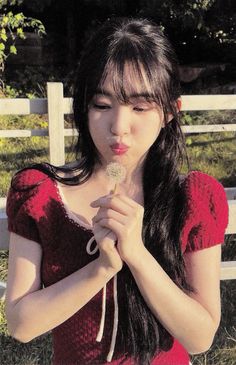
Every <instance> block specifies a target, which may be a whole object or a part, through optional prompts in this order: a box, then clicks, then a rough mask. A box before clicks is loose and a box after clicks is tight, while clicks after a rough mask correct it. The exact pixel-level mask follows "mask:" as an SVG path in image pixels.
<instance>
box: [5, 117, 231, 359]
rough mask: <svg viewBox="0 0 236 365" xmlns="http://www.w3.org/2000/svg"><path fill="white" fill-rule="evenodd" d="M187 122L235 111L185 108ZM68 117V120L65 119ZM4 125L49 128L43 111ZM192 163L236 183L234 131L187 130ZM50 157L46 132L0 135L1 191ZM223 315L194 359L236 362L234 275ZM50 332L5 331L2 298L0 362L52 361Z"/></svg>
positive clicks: (227, 284) (224, 286) (227, 256)
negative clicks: (18, 334)
mask: <svg viewBox="0 0 236 365" xmlns="http://www.w3.org/2000/svg"><path fill="white" fill-rule="evenodd" d="M183 121H184V124H186V125H187V124H190V125H191V124H204V123H205V124H214V123H217V124H220V123H236V112H234V111H225V112H204V113H200V112H195V113H191V114H190V113H188V114H187V113H184V116H183ZM67 124H68V123H66V125H67ZM0 128H1V129H11V128H12V129H20V128H29V129H31V128H47V119H46V117H45V116H42V117H41V116H36V115H33V116H27V117H18V116H5V117H0ZM70 143H71V138H66V160H67V161H69V160H72V157H71V149H70V147H69V146H70ZM187 148H188V153H189V157H190V163H191V168H192V169H200V170H202V171H203V172H206V173H208V174H210V175H212V176H214V177H216V178H217V179H218V180H220V181H221V182H222V183H223V185H224V186H229V187H230V186H236V158H235V156H236V133H234V132H227V133H226V132H224V133H207V134H200V135H188V136H187ZM42 161H49V157H48V138H47V137H32V138H20V139H19V138H11V139H0V171H1V179H0V196H6V194H7V190H8V187H9V184H10V179H11V177H12V175H13V173H14V172H15V171H17V170H18V169H20V168H22V167H24V166H27V165H29V164H31V163H34V162H42ZM235 247H236V237H235V236H234V235H232V236H227V239H226V244H225V245H224V247H223V260H236V250H235ZM7 260H8V252H4V251H0V280H6V276H7ZM221 297H222V320H221V324H220V327H219V330H218V332H217V335H216V338H215V341H214V344H213V346H212V348H211V349H210V350H209V351H207V352H206V353H204V354H202V355H196V356H193V357H192V363H193V365H235V364H236V328H235V326H236V306H235V302H236V280H232V281H223V282H222V283H221ZM51 341H52V340H51V336H50V334H46V335H44V336H40V337H39V338H37V339H35V340H33V341H31V342H30V343H28V344H21V343H19V342H18V341H16V340H14V339H12V338H11V337H10V336H9V335H8V332H7V327H6V318H5V313H4V302H3V301H2V302H0V349H1V350H0V365H49V364H50V363H51V357H52V343H51Z"/></svg>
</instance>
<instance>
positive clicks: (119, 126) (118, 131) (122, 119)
mask: <svg viewBox="0 0 236 365" xmlns="http://www.w3.org/2000/svg"><path fill="white" fill-rule="evenodd" d="M130 122H131V114H130V110H129V107H128V106H126V105H119V106H118V107H117V108H116V109H115V110H114V114H113V116H112V120H111V133H112V134H114V135H116V136H123V135H124V134H127V133H129V131H130Z"/></svg>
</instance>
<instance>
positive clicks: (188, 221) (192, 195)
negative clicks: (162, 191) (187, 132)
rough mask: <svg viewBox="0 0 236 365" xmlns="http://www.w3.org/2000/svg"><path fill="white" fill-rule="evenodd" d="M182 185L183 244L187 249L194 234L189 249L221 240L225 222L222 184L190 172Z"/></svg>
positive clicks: (224, 196)
mask: <svg viewBox="0 0 236 365" xmlns="http://www.w3.org/2000/svg"><path fill="white" fill-rule="evenodd" d="M182 186H183V189H184V194H185V202H186V206H185V219H184V227H183V241H184V246H186V247H187V248H188V249H190V247H189V246H188V244H189V242H190V241H191V239H192V240H193V237H194V244H192V246H191V250H194V249H200V248H206V247H210V246H212V245H213V244H217V243H222V242H223V240H224V233H225V229H226V227H227V224H228V202H227V197H226V193H225V190H224V187H223V186H222V184H221V183H220V182H219V181H218V180H216V179H215V178H214V177H212V176H210V175H208V174H205V173H203V172H200V171H191V172H190V173H189V174H188V175H187V176H186V177H185V178H184V180H183V182H182ZM192 242H193V241H192Z"/></svg>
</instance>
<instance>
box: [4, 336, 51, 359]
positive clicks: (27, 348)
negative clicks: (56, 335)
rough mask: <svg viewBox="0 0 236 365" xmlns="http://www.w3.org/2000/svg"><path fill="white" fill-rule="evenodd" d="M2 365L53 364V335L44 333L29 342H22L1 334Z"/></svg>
mask: <svg viewBox="0 0 236 365" xmlns="http://www.w3.org/2000/svg"><path fill="white" fill-rule="evenodd" d="M0 349H1V350H0V364H1V365H51V363H52V340H51V335H50V334H47V335H43V336H40V337H39V338H36V339H35V340H33V341H31V342H29V343H21V342H19V341H16V340H14V339H13V338H12V337H10V336H7V335H5V334H2V333H1V334H0Z"/></svg>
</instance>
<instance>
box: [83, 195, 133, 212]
mask: <svg viewBox="0 0 236 365" xmlns="http://www.w3.org/2000/svg"><path fill="white" fill-rule="evenodd" d="M134 203H135V202H133V201H132V200H131V199H129V198H125V196H122V197H121V196H120V195H114V196H107V197H101V198H99V199H97V200H95V201H94V202H92V203H91V204H90V205H91V207H93V208H95V207H101V208H111V209H113V210H116V211H117V212H119V213H121V214H124V215H127V213H128V212H129V211H130V209H134V208H135V207H136V206H137V205H135V204H136V203H135V204H134ZM128 214H129V213H128Z"/></svg>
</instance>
